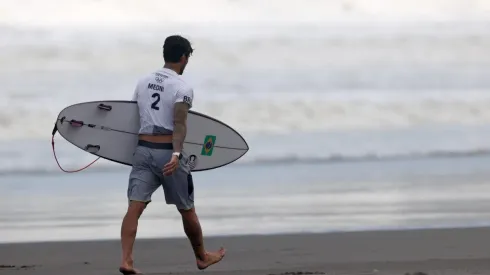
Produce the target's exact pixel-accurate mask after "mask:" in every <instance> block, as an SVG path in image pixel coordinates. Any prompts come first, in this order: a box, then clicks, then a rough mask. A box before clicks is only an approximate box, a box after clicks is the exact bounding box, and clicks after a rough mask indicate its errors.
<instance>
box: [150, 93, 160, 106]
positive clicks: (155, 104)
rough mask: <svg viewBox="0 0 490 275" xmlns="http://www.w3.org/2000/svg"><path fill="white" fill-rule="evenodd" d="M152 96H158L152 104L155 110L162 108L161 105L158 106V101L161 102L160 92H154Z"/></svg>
mask: <svg viewBox="0 0 490 275" xmlns="http://www.w3.org/2000/svg"><path fill="white" fill-rule="evenodd" d="M151 97H152V98H156V99H155V101H153V103H152V104H151V108H152V109H155V110H160V107H158V106H157V104H158V102H160V94H159V93H154V94H152V95H151Z"/></svg>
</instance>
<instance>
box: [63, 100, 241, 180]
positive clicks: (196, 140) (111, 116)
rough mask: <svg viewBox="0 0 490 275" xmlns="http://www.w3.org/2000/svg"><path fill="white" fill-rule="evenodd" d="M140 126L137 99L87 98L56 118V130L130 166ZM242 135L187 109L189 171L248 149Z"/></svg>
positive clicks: (216, 163) (223, 161)
mask: <svg viewBox="0 0 490 275" xmlns="http://www.w3.org/2000/svg"><path fill="white" fill-rule="evenodd" d="M139 126H140V121H139V113H138V105H137V103H136V101H122V100H106V101H90V102H82V103H77V104H74V105H70V106H68V107H66V108H64V109H63V110H62V111H61V112H60V113H59V115H58V118H57V120H56V128H57V130H58V132H59V134H60V135H61V136H62V137H63V138H64V139H66V140H67V141H68V142H70V143H72V144H73V145H75V146H77V147H78V148H80V149H82V150H84V151H86V152H89V153H91V154H93V155H96V156H99V157H101V158H104V159H107V160H110V161H113V162H116V163H120V164H123V165H129V166H131V165H132V164H131V162H132V157H133V153H134V150H135V148H136V146H137V143H138V130H139ZM248 149H249V147H248V144H247V142H246V141H245V139H244V138H243V137H242V136H241V135H240V134H239V133H238V132H237V131H235V130H234V129H233V128H231V127H230V126H228V125H226V124H225V123H223V122H221V121H219V120H217V119H215V118H212V117H210V116H207V115H204V114H202V113H198V112H195V111H189V115H188V117H187V134H186V138H185V141H184V149H183V152H182V153H183V154H184V156H186V159H187V161H188V164H189V166H190V167H191V170H192V171H205V170H210V169H215V168H218V167H222V166H225V165H228V164H230V163H232V162H234V161H236V160H238V159H239V158H241V157H242V156H243V155H245V153H247V151H248Z"/></svg>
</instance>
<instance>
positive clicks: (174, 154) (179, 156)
mask: <svg viewBox="0 0 490 275" xmlns="http://www.w3.org/2000/svg"><path fill="white" fill-rule="evenodd" d="M172 156H177V157H178V158H179V160H180V159H182V153H180V152H173V153H172Z"/></svg>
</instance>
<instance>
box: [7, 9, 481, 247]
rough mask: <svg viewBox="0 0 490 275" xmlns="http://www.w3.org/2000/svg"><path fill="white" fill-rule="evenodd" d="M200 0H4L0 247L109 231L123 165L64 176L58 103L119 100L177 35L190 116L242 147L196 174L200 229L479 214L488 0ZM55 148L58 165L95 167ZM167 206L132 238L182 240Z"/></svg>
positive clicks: (447, 219)
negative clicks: (211, 121)
mask: <svg viewBox="0 0 490 275" xmlns="http://www.w3.org/2000/svg"><path fill="white" fill-rule="evenodd" d="M203 3H204V2H201V1H186V5H188V6H189V9H188V10H187V13H185V14H180V13H179V14H178V15H176V14H174V13H173V12H172V10H175V8H177V7H176V6H175V5H176V4H175V3H174V2H169V1H153V0H152V1H144V2H136V1H129V0H127V1H117V5H116V3H115V1H109V0H102V1H76V0H72V1H55V0H45V1H19V0H16V1H13V0H5V1H1V2H0V83H1V89H0V96H1V97H2V99H3V100H1V101H0V191H1V192H0V198H1V200H0V206H1V208H0V209H2V210H0V221H1V222H0V233H1V234H0V242H11V241H33V240H40V241H42V240H57V239H94V238H95V239H99V238H117V236H118V231H119V223H120V219H121V217H122V215H123V214H124V213H123V212H124V208H125V206H126V200H125V194H126V193H125V192H126V191H125V190H126V182H127V173H128V167H121V166H120V165H118V164H114V163H111V162H108V161H104V160H100V161H98V162H96V164H94V165H93V166H91V167H90V168H89V169H87V170H84V171H83V172H80V173H76V174H63V173H62V172H61V171H60V170H59V168H58V167H57V165H56V162H55V161H54V159H53V155H52V151H51V145H50V141H51V136H50V134H51V130H52V127H53V125H54V121H55V118H56V117H57V114H58V113H59V112H60V111H61V109H62V108H63V107H65V106H67V105H71V104H74V103H77V102H81V101H89V100H103V99H129V98H131V96H132V93H133V89H134V85H135V83H136V81H137V79H138V77H140V76H141V75H142V74H145V73H147V72H149V71H152V70H154V69H155V68H159V67H161V66H162V61H163V60H162V58H161V54H162V53H161V46H162V44H163V41H164V39H165V37H166V36H167V35H170V34H174V33H180V34H183V35H185V36H186V37H188V38H189V39H190V40H191V42H192V43H193V45H194V47H195V52H194V55H193V57H192V58H191V61H190V63H189V65H188V68H187V69H186V73H185V75H184V76H185V77H186V78H187V79H188V81H189V82H190V83H191V84H192V85H193V86H194V87H195V95H196V98H195V104H194V109H195V110H196V111H199V112H203V113H206V114H208V115H211V116H214V117H216V118H218V119H220V120H222V121H224V122H226V123H227V124H229V125H231V126H232V127H234V128H235V129H236V130H238V131H239V132H240V133H242V134H243V136H244V137H245V139H246V140H247V142H248V143H249V145H250V148H251V149H250V151H249V152H248V153H247V154H246V155H245V156H244V157H243V158H242V159H240V160H238V161H237V162H235V163H233V164H231V165H229V166H227V167H223V168H220V169H217V170H215V171H208V172H200V173H196V174H195V178H196V188H197V194H196V197H197V202H196V203H197V205H198V207H199V209H198V211H199V213H201V215H202V219H203V225H204V227H205V232H207V234H214V235H221V234H237V233H240V234H247V233H278V232H298V231H332V230H363V229H367V228H410V227H436V226H473V225H485V224H487V220H488V217H487V214H486V212H488V211H487V203H486V202H485V201H486V200H487V196H486V195H485V194H487V193H488V192H486V191H487V190H486V189H487V188H488V186H487V184H486V183H487V182H486V181H487V179H488V177H487V174H488V173H487V171H486V170H488V169H487V168H486V165H485V164H486V163H488V160H489V158H490V154H489V152H490V143H489V142H488V141H489V140H490V111H489V108H488V106H489V105H490V91H489V88H490V78H489V77H488V75H489V72H490V55H488V48H489V46H490V32H489V31H488V30H489V29H490V4H489V3H487V2H486V1H476V0H474V1H462V0H451V1H435V0H434V1H403V0H398V1H383V0H376V1H372V0H370V1H367V0H358V1H340V0H339V1H328V2H327V1H293V0H286V1H275V0H271V1H267V5H266V6H260V5H259V4H260V3H262V4H263V3H264V2H262V1H224V0H223V1H206V4H205V5H204V4H203ZM55 140H56V153H57V155H58V157H59V161H60V163H61V165H62V166H63V167H64V168H67V169H75V168H79V167H82V166H84V165H85V164H87V163H89V162H90V161H92V160H93V159H95V157H94V156H93V155H90V154H87V153H85V152H83V151H81V150H79V149H78V148H75V147H74V146H72V145H70V144H68V142H66V141H65V140H63V139H62V138H61V137H59V136H57V137H56V139H55ZM162 199H163V194H161V192H159V193H157V194H156V195H155V202H153V203H152V205H151V207H150V209H149V210H148V213H147V214H145V216H144V217H143V221H142V229H141V230H142V231H141V234H140V236H143V237H152V236H159V237H165V236H183V232H182V230H181V226H180V223H179V217H178V215H177V213H176V212H175V211H174V210H173V209H172V207H166V206H165V205H164V203H162ZM485 211H486V212H485ZM251 224H253V225H254V226H253V227H250V225H251Z"/></svg>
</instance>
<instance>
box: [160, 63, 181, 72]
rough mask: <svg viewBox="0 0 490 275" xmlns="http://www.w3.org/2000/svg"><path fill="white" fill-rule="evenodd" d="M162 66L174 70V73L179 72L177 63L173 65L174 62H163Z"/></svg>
mask: <svg viewBox="0 0 490 275" xmlns="http://www.w3.org/2000/svg"><path fill="white" fill-rule="evenodd" d="M163 67H164V68H165V69H169V70H172V71H174V72H175V73H177V74H179V69H178V66H177V65H175V64H170V63H165V65H163Z"/></svg>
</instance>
